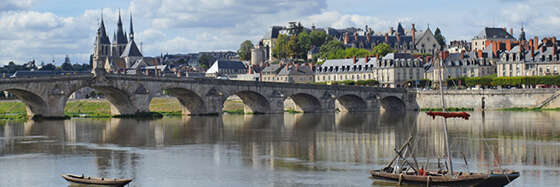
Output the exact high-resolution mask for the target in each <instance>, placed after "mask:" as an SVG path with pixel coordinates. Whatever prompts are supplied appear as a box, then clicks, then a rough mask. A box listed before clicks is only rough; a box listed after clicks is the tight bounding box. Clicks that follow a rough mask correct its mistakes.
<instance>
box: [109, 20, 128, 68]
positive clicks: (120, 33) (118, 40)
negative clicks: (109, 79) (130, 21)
mask: <svg viewBox="0 0 560 187" xmlns="http://www.w3.org/2000/svg"><path fill="white" fill-rule="evenodd" d="M127 43H128V40H127V38H126V35H125V33H124V29H123V23H122V19H121V12H120V11H119V18H118V22H117V32H116V33H115V36H114V38H113V45H112V48H111V56H113V57H115V58H119V57H120V56H121V54H122V52H123V51H124V48H125V47H126V44H127Z"/></svg>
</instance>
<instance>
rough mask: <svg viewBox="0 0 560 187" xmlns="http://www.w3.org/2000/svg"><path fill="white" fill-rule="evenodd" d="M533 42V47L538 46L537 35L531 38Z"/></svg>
mask: <svg viewBox="0 0 560 187" xmlns="http://www.w3.org/2000/svg"><path fill="white" fill-rule="evenodd" d="M533 42H535V43H534V44H533V47H535V48H538V47H539V37H538V36H535V39H534V40H533Z"/></svg>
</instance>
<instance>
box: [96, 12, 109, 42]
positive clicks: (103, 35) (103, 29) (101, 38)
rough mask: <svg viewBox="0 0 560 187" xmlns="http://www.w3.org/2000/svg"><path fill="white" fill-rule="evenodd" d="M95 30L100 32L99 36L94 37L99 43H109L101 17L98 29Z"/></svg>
mask: <svg viewBox="0 0 560 187" xmlns="http://www.w3.org/2000/svg"><path fill="white" fill-rule="evenodd" d="M97 32H100V34H101V35H100V36H101V37H100V38H96V40H99V41H100V42H101V44H111V41H110V40H109V37H108V36H107V32H106V31H105V23H104V21H103V18H101V25H99V29H98V31H97Z"/></svg>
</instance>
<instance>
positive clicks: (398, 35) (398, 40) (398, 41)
mask: <svg viewBox="0 0 560 187" xmlns="http://www.w3.org/2000/svg"><path fill="white" fill-rule="evenodd" d="M397 43H399V44H400V43H401V35H400V34H399V33H397Z"/></svg>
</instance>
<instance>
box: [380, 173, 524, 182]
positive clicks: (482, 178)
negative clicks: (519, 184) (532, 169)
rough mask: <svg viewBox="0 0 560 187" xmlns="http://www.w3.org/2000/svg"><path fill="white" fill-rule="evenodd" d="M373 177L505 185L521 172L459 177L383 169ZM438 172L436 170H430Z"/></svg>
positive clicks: (392, 179)
mask: <svg viewBox="0 0 560 187" xmlns="http://www.w3.org/2000/svg"><path fill="white" fill-rule="evenodd" d="M370 173H371V176H372V178H374V179H378V180H385V181H393V182H396V183H400V184H420V185H430V186H505V185H506V184H508V183H510V182H511V181H513V180H514V179H516V178H517V177H519V173H517V172H510V173H506V172H503V173H499V174H485V173H471V174H468V175H459V176H457V177H449V176H445V175H432V174H429V175H425V176H420V175H414V174H411V175H408V174H395V173H387V172H384V171H382V170H371V171H370ZM428 173H436V172H428Z"/></svg>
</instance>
